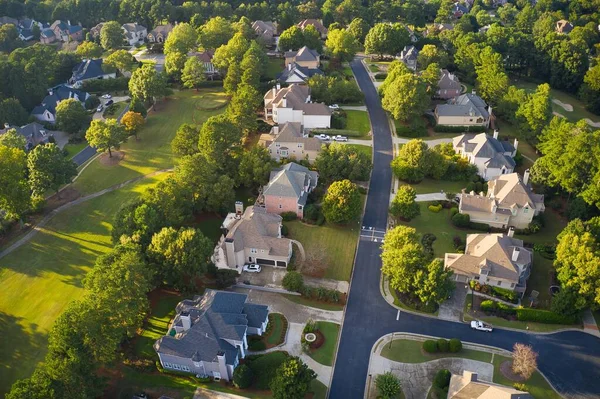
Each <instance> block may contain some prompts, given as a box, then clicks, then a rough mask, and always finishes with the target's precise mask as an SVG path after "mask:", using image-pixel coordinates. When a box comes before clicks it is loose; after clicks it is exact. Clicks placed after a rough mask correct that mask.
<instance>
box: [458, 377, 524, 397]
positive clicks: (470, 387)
mask: <svg viewBox="0 0 600 399" xmlns="http://www.w3.org/2000/svg"><path fill="white" fill-rule="evenodd" d="M447 399H533V397H532V396H531V395H530V394H529V393H527V392H523V391H519V390H517V389H514V388H511V387H507V386H504V385H499V384H494V383H492V382H486V381H480V380H479V379H478V378H477V373H474V372H472V371H466V370H465V371H463V374H462V375H457V374H452V378H450V387H449V388H448V396H447Z"/></svg>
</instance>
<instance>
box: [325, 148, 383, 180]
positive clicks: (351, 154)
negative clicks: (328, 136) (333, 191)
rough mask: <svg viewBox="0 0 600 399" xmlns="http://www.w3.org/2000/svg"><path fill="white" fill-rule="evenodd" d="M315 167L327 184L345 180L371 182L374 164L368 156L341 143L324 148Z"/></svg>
mask: <svg viewBox="0 0 600 399" xmlns="http://www.w3.org/2000/svg"><path fill="white" fill-rule="evenodd" d="M315 166H316V168H317V170H318V171H319V178H320V179H322V180H323V181H324V182H325V183H331V182H334V181H336V180H345V179H348V180H353V181H357V180H358V181H366V180H369V175H370V174H371V167H372V163H371V159H370V157H369V156H368V155H367V154H365V153H363V152H359V151H357V150H356V149H354V148H351V147H350V146H346V145H343V144H341V143H332V144H330V145H328V146H322V148H321V152H320V153H319V155H318V156H317V159H316V160H315Z"/></svg>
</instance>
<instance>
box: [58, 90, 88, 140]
mask: <svg viewBox="0 0 600 399" xmlns="http://www.w3.org/2000/svg"><path fill="white" fill-rule="evenodd" d="M89 120H90V118H89V116H88V115H87V113H86V112H85V109H84V108H83V105H81V103H80V102H79V101H78V100H76V99H74V98H69V99H67V100H63V101H61V102H59V103H58V105H57V106H56V124H57V125H58V128H59V129H61V130H63V131H65V132H67V133H71V134H73V133H77V132H78V131H80V130H81V129H84V128H85V127H86V125H87V124H88V123H89Z"/></svg>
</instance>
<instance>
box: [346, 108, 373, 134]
mask: <svg viewBox="0 0 600 399" xmlns="http://www.w3.org/2000/svg"><path fill="white" fill-rule="evenodd" d="M344 112H345V113H346V118H347V123H346V130H350V131H354V132H358V133H359V135H358V136H352V138H355V139H370V138H371V137H370V136H369V132H370V131H371V123H370V122H369V114H368V113H367V111H359V110H353V109H349V110H345V111H344Z"/></svg>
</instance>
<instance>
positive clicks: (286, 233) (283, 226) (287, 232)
mask: <svg viewBox="0 0 600 399" xmlns="http://www.w3.org/2000/svg"><path fill="white" fill-rule="evenodd" d="M288 234H289V231H288V228H287V226H286V225H285V224H284V225H282V226H281V235H282V236H284V237H287V235H288Z"/></svg>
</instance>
